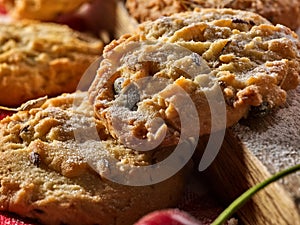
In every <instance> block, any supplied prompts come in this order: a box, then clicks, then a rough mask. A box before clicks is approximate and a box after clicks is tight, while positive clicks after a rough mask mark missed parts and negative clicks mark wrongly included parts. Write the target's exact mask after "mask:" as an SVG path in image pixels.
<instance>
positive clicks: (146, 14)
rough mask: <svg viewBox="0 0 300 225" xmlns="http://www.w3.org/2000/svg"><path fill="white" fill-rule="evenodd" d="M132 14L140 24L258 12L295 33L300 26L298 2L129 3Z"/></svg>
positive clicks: (150, 0) (148, 0) (182, 0)
mask: <svg viewBox="0 0 300 225" xmlns="http://www.w3.org/2000/svg"><path fill="white" fill-rule="evenodd" d="M126 6H127V8H128V10H129V12H130V14H131V15H132V16H133V17H134V18H135V19H136V20H137V21H139V22H143V21H146V20H155V19H157V18H159V17H161V16H170V15H172V14H174V13H178V12H184V11H187V10H193V9H195V8H197V7H199V8H217V7H225V8H233V9H240V10H245V11H250V12H255V13H258V14H260V15H261V16H263V17H265V18H267V19H268V20H269V21H271V22H272V23H273V24H274V25H276V24H283V25H285V26H288V27H290V28H291V29H293V30H296V29H297V28H299V26H300V2H299V1H298V0H285V1H282V0H231V1H230V0H227V1H221V0H127V1H126Z"/></svg>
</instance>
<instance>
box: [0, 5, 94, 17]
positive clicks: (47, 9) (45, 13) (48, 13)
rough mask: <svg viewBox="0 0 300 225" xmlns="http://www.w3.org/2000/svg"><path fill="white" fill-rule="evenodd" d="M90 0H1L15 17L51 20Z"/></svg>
mask: <svg viewBox="0 0 300 225" xmlns="http://www.w3.org/2000/svg"><path fill="white" fill-rule="evenodd" d="M89 1H90V0H72V1H69V0H52V1H48V0H1V1H0V3H2V4H3V5H4V6H5V7H6V9H7V10H8V12H9V14H10V15H11V16H12V17H13V18H16V19H36V20H42V21H51V20H53V19H55V18H56V17H57V16H59V15H61V14H64V13H68V12H72V11H74V10H76V9H77V8H79V7H80V6H81V5H82V4H83V3H86V2H89Z"/></svg>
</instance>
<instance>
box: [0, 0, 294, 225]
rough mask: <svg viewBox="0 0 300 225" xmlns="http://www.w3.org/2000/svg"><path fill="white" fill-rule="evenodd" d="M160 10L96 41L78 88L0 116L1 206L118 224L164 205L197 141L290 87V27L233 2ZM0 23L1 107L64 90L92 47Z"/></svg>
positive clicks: (55, 30)
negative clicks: (131, 28) (129, 29)
mask: <svg viewBox="0 0 300 225" xmlns="http://www.w3.org/2000/svg"><path fill="white" fill-rule="evenodd" d="M9 2H11V1H9ZM16 2H19V1H16ZM40 2H43V1H40ZM128 2H132V1H128ZM174 2H176V1H174ZM128 4H129V3H128ZM153 4H154V3H153ZM174 4H175V3H174ZM154 5H155V4H154ZM17 6H18V5H15V7H17ZM50 8H51V7H50ZM66 8H67V7H66ZM16 9H17V8H16ZM51 10H52V8H51ZM19 11H20V9H19ZM17 12H18V10H16V11H14V13H17ZM52 14H53V12H52V11H51V13H49V15H52ZM171 14H172V15H169V16H168V17H161V18H158V19H156V20H154V21H148V22H145V23H142V24H141V25H140V26H139V27H138V28H137V30H136V31H135V32H133V33H131V34H126V35H124V36H122V37H121V38H120V39H118V40H115V41H112V42H111V43H110V44H108V45H107V46H105V48H104V52H103V60H102V61H101V63H100V66H99V68H98V70H97V71H92V73H94V74H92V77H93V75H95V79H93V80H92V85H91V86H90V87H89V90H88V92H76V93H71V94H62V95H60V96H57V97H54V98H51V99H48V100H46V101H42V103H41V104H39V103H40V102H39V101H38V102H36V101H33V102H29V103H27V104H25V106H26V107H25V106H24V105H23V106H22V107H20V108H19V109H18V112H17V113H15V114H14V115H12V116H10V117H6V118H5V119H3V120H2V121H1V123H0V142H1V145H0V158H1V159H2V160H1V161H0V182H1V185H0V193H1V195H0V209H1V210H4V211H10V212H13V213H17V214H19V215H20V216H22V217H29V218H33V219H36V220H38V221H39V222H42V223H43V224H80V225H82V224H104V225H106V224H107V225H108V224H114V225H126V224H128V225H129V224H133V223H134V222H135V221H137V220H138V219H139V218H140V217H142V216H143V215H145V214H146V213H148V212H151V211H154V210H157V209H162V208H168V207H175V206H176V204H177V203H178V201H179V199H180V196H181V195H182V193H183V190H184V186H185V183H186V179H187V177H188V175H189V174H190V170H191V163H192V161H191V157H192V155H193V152H194V150H195V148H196V145H197V141H198V138H199V136H201V135H204V134H210V133H220V132H222V131H224V130H225V129H226V128H227V127H229V126H232V125H233V124H235V123H237V122H238V121H239V120H240V119H241V118H242V117H245V116H247V115H248V113H251V111H252V110H255V111H260V112H266V111H268V110H269V109H272V108H274V107H277V106H280V105H282V104H283V103H284V102H285V100H286V91H287V90H290V89H293V88H296V87H297V85H298V84H299V72H300V54H299V53H300V42H299V40H298V37H297V35H296V34H295V33H294V32H293V31H292V30H291V29H290V28H288V27H286V26H283V25H276V26H275V25H272V23H271V22H269V21H268V20H267V19H265V18H263V17H261V16H259V15H258V14H255V13H252V12H247V11H241V10H234V9H195V10H193V11H188V12H182V13H178V14H173V12H172V13H171ZM30 15H34V14H30ZM38 15H39V13H38ZM45 16H46V14H45ZM1 29H3V32H2V33H3V34H2V35H3V38H2V39H3V40H2V43H3V44H2V46H1V47H2V52H3V54H2V55H3V63H2V64H1V67H2V68H1V70H0V71H3V73H4V75H3V76H1V77H3V79H2V78H0V79H2V81H1V83H0V84H1V85H4V86H3V87H2V90H3V89H4V87H5V88H6V89H5V90H6V92H9V93H10V94H6V95H5V96H4V95H3V97H2V96H1V97H0V100H1V101H3V102H1V103H0V104H2V105H6V106H16V105H20V104H21V103H22V102H24V101H25V100H28V99H32V98H35V97H40V96H43V95H49V96H54V95H59V93H63V92H73V91H75V90H76V87H80V84H81V82H80V81H79V80H80V78H81V79H82V80H83V81H84V83H86V82H85V80H84V79H88V78H89V77H91V76H90V74H85V75H87V76H83V77H82V74H83V72H84V70H85V69H86V68H87V67H88V65H89V64H90V63H91V62H92V61H93V60H94V59H95V58H96V57H97V56H98V54H99V51H101V46H102V43H101V42H99V41H98V40H95V39H86V37H84V38H82V36H81V35H79V33H76V32H74V31H72V30H70V29H69V28H67V27H66V26H62V25H57V24H48V23H47V24H46V23H40V22H24V21H20V22H15V23H14V24H6V25H3V27H2V28H1ZM16 30H17V31H18V32H15V31H16ZM14 32H15V33H14ZM283 49H284V50H283ZM88 71H89V72H91V70H88ZM75 73H76V75H75ZM77 73H78V74H79V75H78V74H77ZM20 74H21V75H20ZM17 78H18V79H17ZM71 81H72V82H71ZM69 84H70V85H71V84H72V85H71V87H68V85H69ZM5 85H6V86H5ZM78 85H79V86H78ZM59 87H60V89H59ZM27 89H29V90H27ZM58 89H59V90H58ZM20 90H21V91H20ZM9 95H10V96H12V97H13V98H8V96H9ZM35 103H38V104H35Z"/></svg>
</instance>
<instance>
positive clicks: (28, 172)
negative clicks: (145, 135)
mask: <svg viewBox="0 0 300 225" xmlns="http://www.w3.org/2000/svg"><path fill="white" fill-rule="evenodd" d="M84 96H85V95H84V93H79V94H78V93H77V94H64V95H62V96H59V97H56V98H53V99H50V100H47V101H46V102H45V103H44V104H43V105H42V106H41V107H38V108H32V109H30V110H27V111H20V112H18V113H16V114H14V115H12V116H11V117H7V118H5V119H4V120H2V121H1V122H0V141H1V147H0V158H1V161H0V182H1V186H0V210H5V211H10V212H14V213H17V214H19V215H21V216H24V217H29V218H33V219H37V220H38V221H40V222H42V223H43V224H51V225H55V224H57V225H60V224H74V225H76V224H78V225H86V224H90V225H92V224H107V225H108V224H111V225H126V224H128V225H129V224H133V223H134V222H135V221H136V220H137V219H138V218H140V217H141V216H143V215H145V214H146V213H148V212H151V211H153V210H155V209H161V208H166V207H171V206H175V204H176V203H177V201H178V200H179V198H180V196H181V194H182V191H183V187H184V183H185V176H186V172H187V169H188V167H185V169H183V170H181V171H179V172H178V173H176V174H175V175H173V176H172V177H169V178H168V179H166V180H163V181H161V182H159V183H154V184H151V185H145V186H138V185H136V186H130V185H123V184H119V183H117V182H112V181H110V179H107V176H104V175H103V174H104V173H106V172H110V171H106V172H105V170H97V167H94V165H95V164H93V163H91V162H90V161H89V160H94V161H95V160H99V163H100V161H101V159H103V160H104V159H109V158H110V159H113V160H114V161H115V165H118V166H119V167H120V168H121V170H120V171H119V172H120V174H115V176H120V177H123V176H125V172H124V170H122V168H125V166H130V167H131V166H135V167H143V166H146V165H152V164H154V163H156V162H157V161H160V160H162V159H163V158H164V157H165V156H164V155H165V154H166V152H167V151H169V150H168V149H157V150H156V151H152V152H137V151H133V150H131V149H128V148H126V147H124V146H123V145H121V144H118V143H117V142H116V141H115V140H114V139H112V138H110V137H109V136H108V134H107V132H106V131H105V128H104V126H103V125H102V124H101V123H100V122H99V121H98V122H97V121H96V120H95V118H94V116H93V110H92V107H91V106H90V105H89V104H87V103H86V102H88V101H83V99H84ZM74 101H77V102H78V101H80V102H81V103H80V106H78V107H74V104H75V103H74ZM76 104H77V103H76ZM93 124H94V125H95V129H96V132H97V135H98V138H99V140H96V139H95V140H94V141H92V140H89V141H87V140H88V139H86V140H85V142H83V141H82V140H80V141H78V140H77V141H76V140H75V138H76V130H78V129H84V128H86V129H88V131H89V129H90V127H91V126H92V125H93ZM82 134H83V133H81V135H80V136H78V138H82V137H83V136H82ZM86 135H90V132H87V133H86ZM86 151H87V152H88V154H86V155H85V154H82V153H83V152H86ZM106 156H107V157H106ZM105 163H106V164H107V163H108V161H105ZM108 166H109V167H107V168H108V169H109V170H110V169H112V168H113V166H114V165H113V164H112V163H111V164H110V165H108ZM96 171H97V172H96ZM101 171H102V172H103V173H100V172H101ZM143 176H147V174H146V173H143Z"/></svg>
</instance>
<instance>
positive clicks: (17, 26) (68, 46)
mask: <svg viewBox="0 0 300 225" xmlns="http://www.w3.org/2000/svg"><path fill="white" fill-rule="evenodd" d="M0 45H1V47H0V58H1V62H0V89H1V92H0V105H4V106H19V105H20V104H21V103H23V102H25V101H27V100H29V99H34V98H38V97H41V96H44V95H48V96H55V95H58V94H61V93H63V92H72V91H74V90H76V87H77V83H78V82H79V80H80V78H81V76H82V74H83V73H84V72H85V70H86V69H87V68H88V67H89V65H90V64H91V63H92V62H93V61H94V60H96V58H97V57H99V55H100V54H101V52H102V48H103V43H102V42H101V41H100V40H98V39H94V38H91V37H89V36H86V35H85V34H81V33H78V32H75V31H74V30H72V29H70V28H68V27H67V26H64V25H59V24H54V23H39V22H33V21H30V22H28V21H27V22H21V21H18V22H13V23H3V24H1V26H0Z"/></svg>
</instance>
